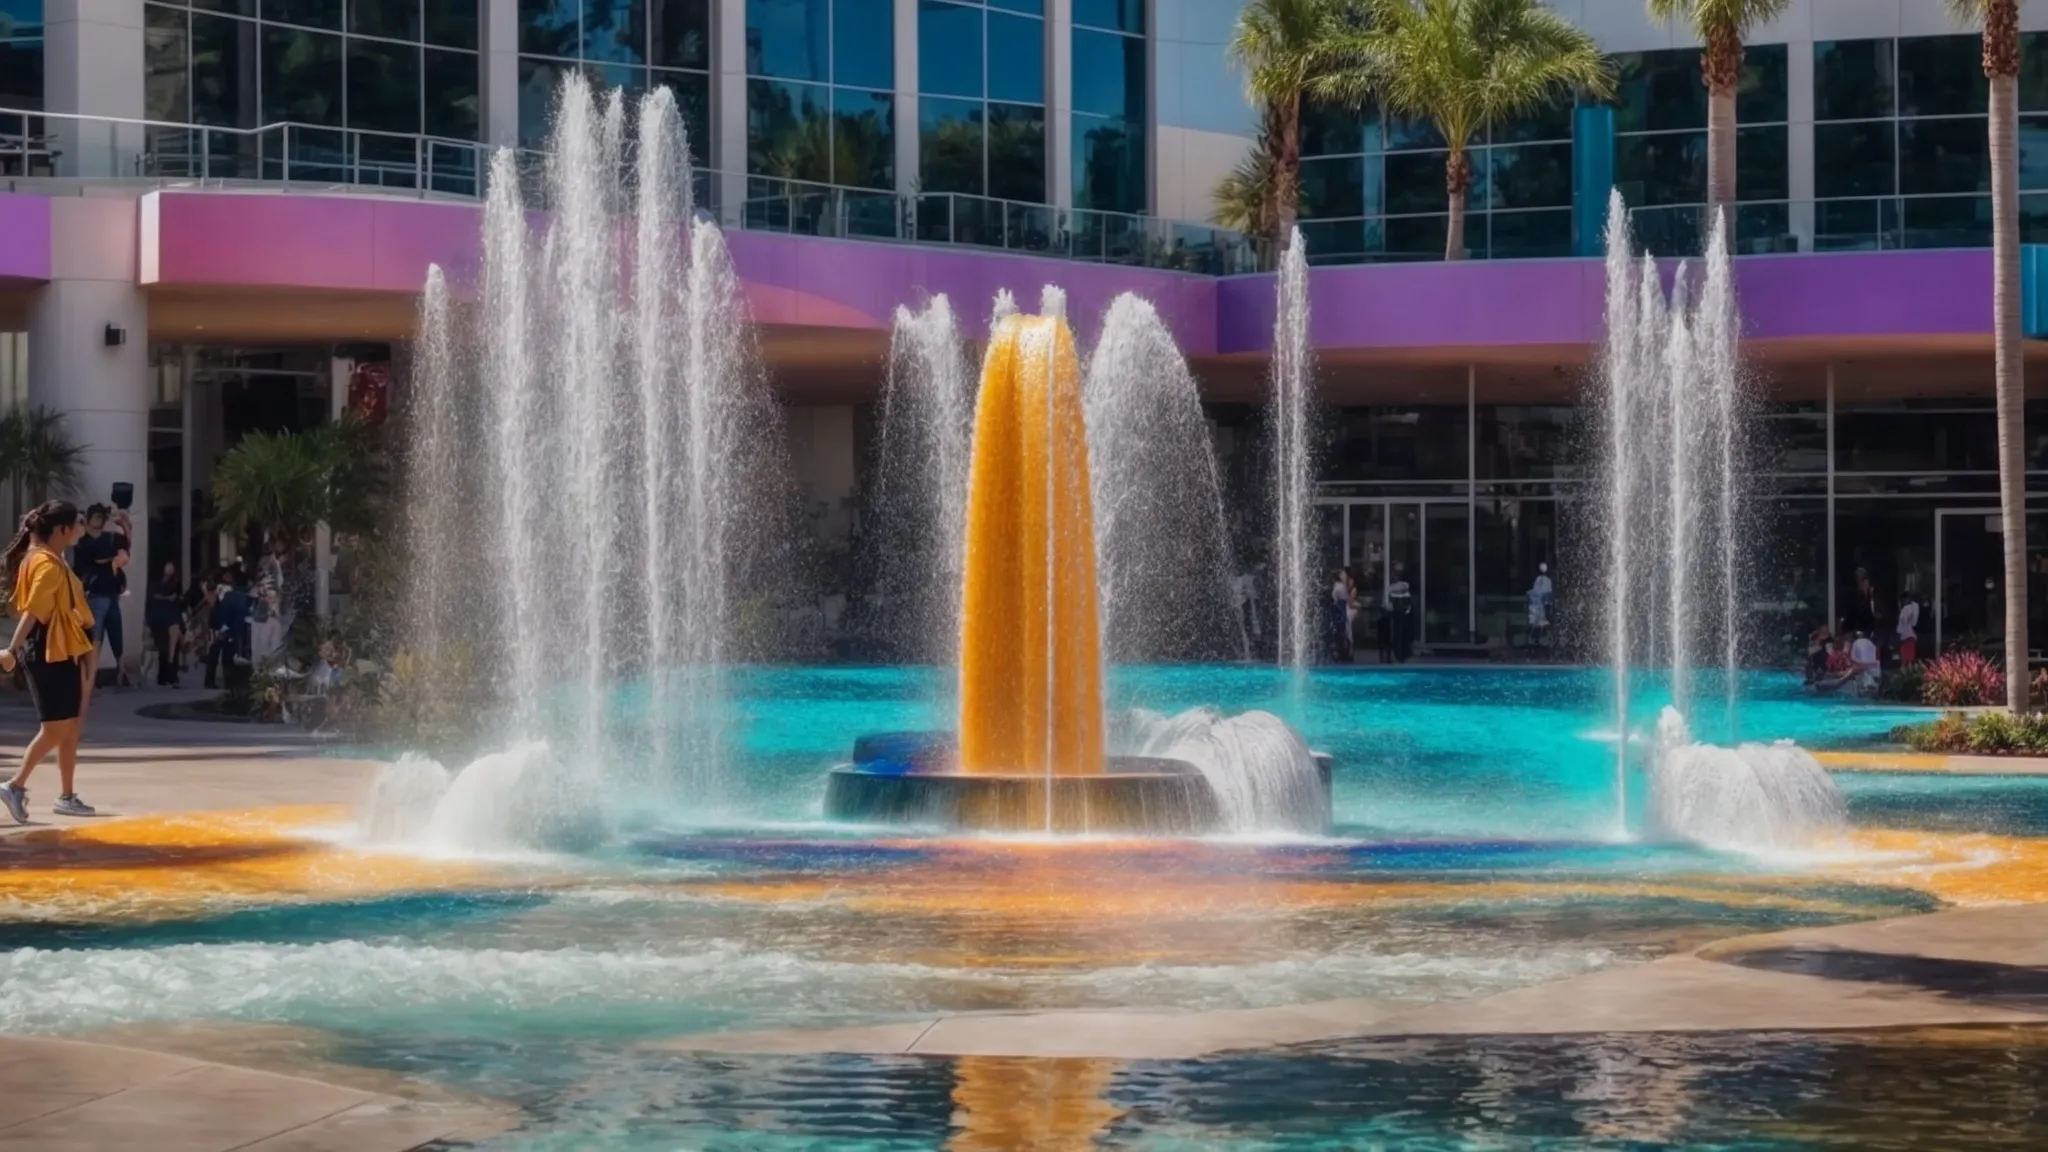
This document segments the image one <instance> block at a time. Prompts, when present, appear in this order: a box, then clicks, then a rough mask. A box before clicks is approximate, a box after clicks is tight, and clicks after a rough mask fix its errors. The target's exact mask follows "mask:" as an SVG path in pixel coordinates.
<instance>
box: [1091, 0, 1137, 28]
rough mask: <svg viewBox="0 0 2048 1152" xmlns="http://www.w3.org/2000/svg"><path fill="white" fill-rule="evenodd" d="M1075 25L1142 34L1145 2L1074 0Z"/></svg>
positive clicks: (1132, 0)
mask: <svg viewBox="0 0 2048 1152" xmlns="http://www.w3.org/2000/svg"><path fill="white" fill-rule="evenodd" d="M1074 23H1075V24H1076V25H1077V26H1086V27H1089V28H1114V29H1116V30H1117V31H1119V32H1130V33H1132V34H1134V35H1135V34H1141V33H1143V32H1144V31H1145V0H1074Z"/></svg>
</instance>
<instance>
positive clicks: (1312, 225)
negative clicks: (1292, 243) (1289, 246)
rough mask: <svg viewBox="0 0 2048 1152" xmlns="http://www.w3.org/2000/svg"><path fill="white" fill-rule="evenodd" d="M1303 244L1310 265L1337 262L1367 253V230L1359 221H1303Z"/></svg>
mask: <svg viewBox="0 0 2048 1152" xmlns="http://www.w3.org/2000/svg"><path fill="white" fill-rule="evenodd" d="M1300 227H1301V243H1302V247H1303V248H1304V249H1305V250H1306V251H1307V252H1308V258H1309V261H1310V263H1315V262H1317V261H1318V260H1319V259H1323V260H1329V261H1331V262H1335V261H1336V260H1340V259H1343V258H1347V257H1357V256H1359V255H1361V254H1363V253H1364V252H1365V229H1364V228H1363V227H1362V225H1361V223H1360V222H1359V221H1357V220H1303V221H1302V222H1301V225H1300Z"/></svg>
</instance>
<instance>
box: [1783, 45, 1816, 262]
mask: <svg viewBox="0 0 2048 1152" xmlns="http://www.w3.org/2000/svg"><path fill="white" fill-rule="evenodd" d="M1800 47H1802V46H1800V45H1795V46H1794V47H1793V50H1791V51H1788V52H1786V53H1785V83H1786V85H1787V91H1786V94H1785V97H1786V99H1785V118H1786V119H1787V120H1788V121H1789V123H1787V124H1786V125H1785V133H1786V136H1785V179H1786V195H1788V196H1789V197H1791V200H1792V202H1791V203H1790V204H1788V205H1786V210H1785V214H1786V220H1785V223H1786V228H1787V231H1789V232H1791V233H1792V236H1793V238H1794V239H1795V240H1796V241H1797V244H1798V248H1799V251H1801V252H1811V251H1813V51H1812V49H1811V47H1807V48H1806V50H1805V51H1799V50H1798V49H1799V48H1800Z"/></svg>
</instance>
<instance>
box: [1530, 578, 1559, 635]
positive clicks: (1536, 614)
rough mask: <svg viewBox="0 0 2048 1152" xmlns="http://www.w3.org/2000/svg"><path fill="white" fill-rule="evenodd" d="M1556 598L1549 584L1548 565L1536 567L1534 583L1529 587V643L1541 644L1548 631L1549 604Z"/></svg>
mask: <svg viewBox="0 0 2048 1152" xmlns="http://www.w3.org/2000/svg"><path fill="white" fill-rule="evenodd" d="M1556 598H1557V593H1556V591H1555V590H1554V589H1553V588H1552V586H1551V583H1550V565H1548V564H1538V565H1536V582H1535V583H1533V584H1531V585H1529V642H1530V643H1531V644H1541V643H1543V641H1544V638H1545V636H1546V634H1548V633H1549V631H1550V602H1551V601H1552V600H1554V599H1556Z"/></svg>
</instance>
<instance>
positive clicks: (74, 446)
mask: <svg viewBox="0 0 2048 1152" xmlns="http://www.w3.org/2000/svg"><path fill="white" fill-rule="evenodd" d="M84 464H85V447H84V445H81V444H79V443H77V442H76V441H74V440H72V439H71V436H70V435H69V434H68V433H67V432H65V431H64V414H63V413H61V412H52V411H50V410H49V409H48V408H43V407H40V406H38V407H35V408H16V409H14V410H13V411H10V412H6V413H0V479H5V480H6V482H7V486H8V496H9V498H10V499H11V500H12V501H13V508H14V514H15V515H16V516H19V515H21V513H22V512H23V511H24V510H25V509H28V508H31V507H34V506H35V505H37V504H41V503H42V502H43V501H45V500H48V499H50V498H51V497H52V496H64V495H70V494H71V493H74V492H76V491H78V488H79V484H80V478H79V474H80V471H81V470H82V468H83V466H84Z"/></svg>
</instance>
